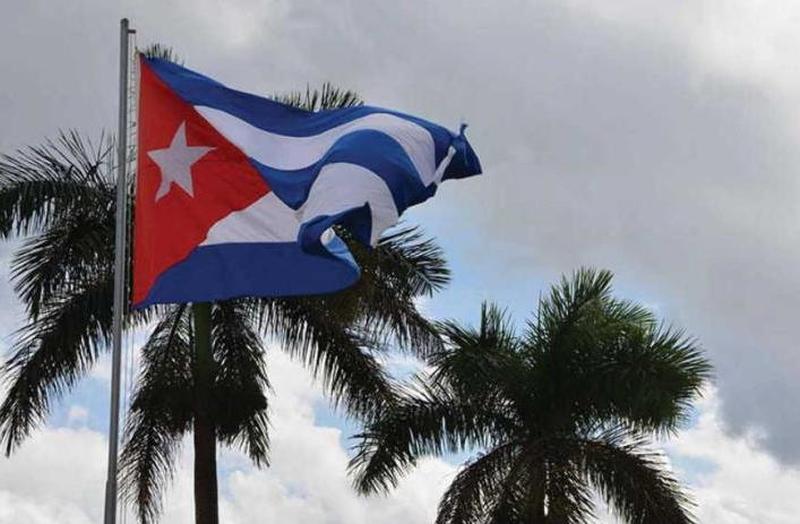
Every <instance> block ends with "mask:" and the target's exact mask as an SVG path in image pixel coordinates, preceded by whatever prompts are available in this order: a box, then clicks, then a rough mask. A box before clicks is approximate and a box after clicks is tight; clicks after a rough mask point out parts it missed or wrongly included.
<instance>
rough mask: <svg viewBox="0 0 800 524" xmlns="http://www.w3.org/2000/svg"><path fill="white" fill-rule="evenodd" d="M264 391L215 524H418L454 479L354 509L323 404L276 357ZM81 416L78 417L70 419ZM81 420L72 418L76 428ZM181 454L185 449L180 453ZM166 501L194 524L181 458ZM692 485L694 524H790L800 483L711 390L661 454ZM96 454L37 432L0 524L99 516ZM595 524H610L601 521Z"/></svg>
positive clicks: (15, 470) (2, 476)
mask: <svg viewBox="0 0 800 524" xmlns="http://www.w3.org/2000/svg"><path fill="white" fill-rule="evenodd" d="M269 364H270V372H271V376H272V377H273V386H274V390H275V396H274V401H273V403H272V405H271V408H270V409H271V410H272V415H273V418H272V426H273V432H272V461H273V463H272V467H270V468H268V469H264V470H256V469H254V468H253V467H251V466H250V464H249V462H248V461H247V459H246V458H245V457H244V456H242V455H241V454H240V453H238V452H233V451H229V450H221V453H220V463H221V466H222V468H223V469H224V470H225V471H227V472H228V474H227V475H226V476H223V477H221V479H220V492H221V500H220V511H221V516H222V520H223V521H224V522H229V523H232V524H246V523H254V522H264V521H267V522H303V523H307V524H315V523H320V524H322V523H347V524H361V523H363V524H368V523H369V524H371V523H381V524H383V523H386V524H400V523H403V524H405V523H413V524H416V523H419V524H422V523H429V522H432V521H433V519H434V515H435V511H436V505H437V504H438V501H439V498H440V496H441V494H442V492H443V491H444V489H445V487H446V486H447V484H448V483H449V481H450V480H451V479H452V477H453V475H454V473H455V471H456V467H455V466H453V465H451V464H448V463H446V462H445V461H443V460H439V459H433V458H431V459H426V460H423V461H421V462H420V465H419V466H418V467H417V468H415V469H414V470H412V471H411V472H410V473H409V475H407V477H406V478H405V479H404V480H403V481H402V483H401V485H400V486H399V487H398V488H397V489H396V490H394V491H393V492H392V493H391V494H390V495H389V496H387V497H380V496H375V497H360V496H358V495H356V494H355V492H354V491H353V490H352V489H351V487H350V483H349V479H348V478H347V476H346V474H345V468H346V464H347V460H348V454H347V451H346V450H345V449H344V448H343V447H342V445H341V437H342V434H341V430H340V429H338V428H335V427H330V426H325V425H322V424H319V423H318V422H316V421H315V416H314V415H315V407H317V406H318V405H319V403H320V402H324V400H323V397H322V394H321V392H320V390H319V387H318V386H316V385H314V384H312V383H311V381H310V379H309V378H308V375H307V372H306V370H305V369H303V367H302V366H301V365H299V364H298V363H295V362H292V361H290V360H289V359H288V357H286V356H285V355H284V354H283V353H282V352H279V351H273V352H272V353H271V354H270V358H269ZM71 411H72V413H73V414H76V416H77V415H80V412H81V408H79V407H75V408H74V409H72V410H71ZM77 418H80V417H77ZM187 444H188V442H187ZM184 448H185V452H184V453H183V454H182V456H181V459H180V461H179V468H178V472H177V475H176V480H175V483H174V485H173V486H172V487H171V488H170V489H169V491H168V493H167V497H166V508H165V514H164V516H163V519H162V521H163V522H189V521H191V519H192V516H193V511H194V510H193V506H192V480H191V453H190V446H188V445H187V446H184ZM667 451H668V453H669V454H670V457H671V458H672V459H673V463H674V464H676V467H677V469H678V471H679V473H680V475H681V476H682V477H683V478H686V479H688V480H689V481H690V482H691V485H692V490H693V493H694V495H695V498H696V500H697V501H698V503H699V507H698V510H697V514H698V516H699V517H700V521H701V522H704V523H710V524H738V523H750V522H758V523H762V524H789V523H792V522H795V521H796V518H795V517H796V515H797V514H800V499H797V497H795V496H794V494H795V493H797V492H798V491H800V473H798V472H797V471H795V470H789V469H785V468H783V467H782V466H781V465H780V464H779V463H778V462H777V461H776V460H775V459H773V458H772V457H771V456H770V455H769V454H767V453H766V452H764V451H763V450H761V449H760V448H759V446H758V435H749V436H743V437H731V436H729V435H728V433H726V431H725V429H724V425H723V422H722V419H721V415H720V405H719V399H718V397H717V394H716V391H714V390H712V391H710V392H709V394H708V395H707V396H706V398H705V400H703V401H702V402H701V403H700V404H699V417H698V420H697V423H696V425H694V426H693V427H692V428H690V429H688V430H686V431H685V432H683V433H682V434H681V435H680V436H679V437H678V438H677V439H675V440H674V441H672V442H670V443H669V444H668V445H667ZM105 453H106V442H105V438H104V436H103V435H102V434H100V433H97V432H93V431H89V430H87V429H74V428H47V429H44V430H42V431H40V432H38V433H36V434H35V436H34V437H33V438H32V439H31V440H30V441H29V442H27V443H25V444H24V445H23V446H22V448H21V449H20V450H19V451H18V452H17V453H16V454H15V455H14V456H13V457H12V458H11V459H2V460H0V524H12V523H18V522H31V523H34V524H51V523H59V524H63V523H67V524H83V523H88V522H96V521H97V520H98V519H99V517H100V514H101V511H102V499H103V495H102V494H103V484H104V475H105ZM604 519H605V520H603V521H604V522H613V521H614V520H613V519H611V518H609V517H607V516H604Z"/></svg>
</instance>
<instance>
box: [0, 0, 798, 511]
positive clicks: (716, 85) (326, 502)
mask: <svg viewBox="0 0 800 524" xmlns="http://www.w3.org/2000/svg"><path fill="white" fill-rule="evenodd" d="M122 16H127V17H129V18H130V19H131V23H132V26H133V27H135V28H136V29H137V42H138V43H139V44H140V45H147V44H149V43H151V42H161V43H164V44H167V45H170V46H172V47H173V48H175V50H176V51H177V52H178V53H179V54H180V55H181V56H182V57H184V59H185V61H186V64H187V65H188V66H190V67H192V68H194V69H197V70H199V71H202V72H204V73H206V74H208V75H210V76H212V77H214V78H216V79H218V80H220V81H223V82H224V83H226V84H228V85H230V86H233V87H236V88H239V89H242V90H246V91H251V92H255V93H264V94H270V93H275V92H283V91H287V90H292V89H302V88H304V87H305V86H306V85H307V84H310V85H312V86H314V85H319V84H320V83H322V82H323V81H331V82H333V83H335V84H338V85H341V86H343V87H348V88H352V89H354V90H356V91H358V92H359V93H360V94H361V95H362V96H363V97H364V98H365V99H366V100H367V101H368V102H369V103H371V104H374V105H381V106H387V107H392V108H396V109H399V110H402V111H405V112H409V113H413V114H418V115H420V116H424V117H426V118H428V119H430V120H433V121H437V122H441V123H443V124H445V125H448V126H450V127H451V128H457V126H458V124H459V123H460V122H462V121H465V122H468V123H469V125H470V127H469V129H468V131H467V133H468V136H469V138H470V141H471V143H472V144H473V146H474V147H475V149H476V150H477V151H478V153H479V155H480V156H481V160H482V164H483V167H484V172H485V175H484V176H481V177H476V178H474V179H470V180H466V181H462V182H458V183H448V184H445V185H444V186H443V187H442V189H441V191H440V193H439V194H438V195H437V198H436V199H435V200H433V201H431V202H429V203H427V204H426V205H424V206H422V207H420V208H417V209H414V210H413V211H412V212H411V213H409V214H408V216H407V222H408V223H413V224H422V225H423V226H424V228H425V230H426V232H427V233H428V234H430V235H432V236H435V237H436V238H437V240H438V242H439V243H440V244H441V245H442V246H443V247H444V249H445V250H446V252H447V256H448V258H449V260H450V263H451V266H452V268H453V282H452V284H451V285H450V287H449V288H448V289H447V290H446V291H445V292H443V293H441V294H439V295H437V296H436V297H434V298H432V299H431V300H429V301H426V302H425V303H424V304H423V307H424V308H425V310H426V312H428V313H429V314H430V315H431V316H433V317H435V318H456V319H459V320H463V321H472V320H474V319H475V318H476V316H477V313H478V311H479V308H480V303H481V301H483V300H493V301H497V302H498V303H500V304H502V305H505V306H507V307H508V308H509V311H510V312H511V313H512V314H513V315H514V316H515V318H516V319H518V320H519V321H523V320H524V319H525V318H526V316H527V315H529V314H530V312H531V310H532V308H533V306H534V304H535V302H536V300H537V298H538V295H539V293H540V292H543V291H546V289H547V286H548V285H549V283H551V282H553V281H554V279H556V278H558V277H559V275H561V274H562V273H568V272H570V271H572V270H574V269H575V268H577V267H580V266H582V265H590V266H596V267H604V268H608V269H611V270H613V271H614V272H615V273H616V290H617V292H618V293H619V294H620V295H621V296H625V297H628V298H633V299H636V300H640V301H642V302H643V303H645V304H647V305H649V306H650V307H652V308H654V309H655V310H656V311H657V312H658V314H659V315H660V316H661V317H662V318H664V319H665V320H667V321H669V322H672V323H674V324H675V325H677V326H681V327H683V328H684V329H686V330H687V332H688V333H691V334H692V335H694V336H695V337H697V340H698V341H700V343H701V344H702V345H703V347H704V348H705V350H706V351H707V354H708V356H709V358H711V359H712V361H713V363H714V365H715V367H716V376H715V380H714V384H713V385H712V386H710V388H709V389H708V391H707V394H706V396H705V398H704V399H703V400H702V401H701V402H700V403H699V404H698V413H697V417H696V420H695V421H694V422H693V424H692V425H691V426H690V427H688V428H687V429H686V430H685V431H684V432H682V433H681V435H680V436H679V437H678V438H677V439H674V440H672V441H670V442H668V443H665V444H664V446H665V449H666V451H667V452H668V454H669V457H670V460H671V463H672V465H673V466H674V468H675V469H676V471H677V473H678V474H679V475H680V476H681V478H682V479H684V481H685V482H686V483H688V485H689V486H690V487H691V489H692V491H693V493H694V495H695V498H696V500H697V503H698V507H697V514H698V515H699V517H700V518H701V521H702V522H711V523H740V522H741V523H749V522H758V523H789V522H794V521H796V515H797V514H798V513H799V512H800V501H799V500H798V499H797V497H796V496H793V495H794V494H796V493H797V492H798V490H800V473H799V472H798V469H797V468H798V466H800V445H798V444H797V439H796V435H797V434H798V432H800V411H798V410H797V409H796V408H795V406H794V404H795V403H794V402H793V400H794V399H796V398H798V396H800V381H799V380H797V377H798V375H800V351H798V350H797V348H796V347H795V345H796V338H797V337H796V336H795V329H796V325H797V322H796V320H795V317H796V312H797V307H796V306H797V302H798V299H797V297H798V292H797V290H798V289H799V288H800V270H798V262H800V242H798V240H800V238H799V237H800V220H799V219H800V216H799V215H800V208H798V205H797V204H796V202H797V201H798V197H800V182H798V181H799V180H800V178H798V177H797V175H796V174H797V172H798V168H800V148H798V147H796V144H797V142H798V139H800V109H798V108H800V103H799V102H800V66H798V63H797V60H796V56H795V55H796V49H797V48H798V45H799V44H800V36H799V35H798V33H797V31H796V27H797V22H798V21H800V5H798V4H796V3H794V2H780V1H777V0H773V1H770V2H767V1H758V0H750V1H745V0H695V1H693V2H680V3H678V2H663V1H656V0H615V1H614V2H595V1H591V0H542V1H522V0H506V1H503V2H496V1H495V2H490V1H482V2H479V1H467V0H462V1H456V0H439V1H436V2H432V1H431V2H428V1H419V0H409V1H404V2H375V1H369V0H345V1H340V2H331V1H329V0H328V1H324V0H307V1H293V2H290V1H285V0H229V1H226V2H221V1H219V0H193V1H188V0H174V1H171V2H155V1H144V0H138V1H134V0H130V1H123V0H112V1H107V0H74V1H72V2H51V1H44V0H27V1H20V0H9V1H7V2H6V3H5V4H4V13H3V16H2V17H0V71H2V81H0V151H3V152H11V151H13V150H14V149H15V148H17V147H21V146H24V145H28V144H37V143H40V142H41V141H43V140H44V139H45V138H47V137H52V136H53V135H55V134H56V133H57V131H58V130H59V129H68V128H76V129H78V130H80V131H81V132H83V133H85V134H87V135H88V136H99V134H100V132H101V131H102V130H103V129H105V130H111V129H115V125H116V124H115V118H116V101H117V91H116V82H117V74H118V73H117V59H118V55H117V41H118V34H117V32H118V20H119V18H121V17H122ZM13 247H14V246H13V244H5V245H3V246H2V247H0V258H2V262H3V263H2V266H0V270H2V271H4V272H5V273H4V274H3V275H2V279H0V330H2V331H1V332H0V335H4V336H5V338H4V339H3V340H4V346H3V347H4V348H7V346H8V344H9V343H10V341H11V340H12V339H11V337H10V335H11V333H12V332H13V329H14V328H15V326H18V325H19V322H20V312H19V309H18V307H17V305H16V302H15V299H14V296H13V291H12V289H11V288H10V286H9V285H8V279H7V269H6V268H7V261H8V260H9V257H10V253H11V250H12V249H13ZM394 365H395V366H399V365H400V364H398V363H395V364H394ZM269 366H270V369H271V370H272V382H273V384H274V386H275V392H274V395H275V398H274V401H273V406H274V413H273V419H272V421H273V422H272V423H273V427H274V433H273V439H274V447H273V452H272V453H273V466H272V467H271V468H270V469H268V470H263V471H258V470H254V469H253V468H252V467H250V466H249V465H248V463H247V462H246V461H245V460H244V459H243V457H241V456H240V455H238V454H236V453H232V452H227V451H225V452H224V455H223V457H222V461H221V462H222V464H223V474H222V476H221V490H222V502H221V511H222V515H223V520H224V521H225V522H235V523H238V522H242V523H246V522H256V521H259V522H260V521H264V520H266V521H274V522H309V523H339V522H342V523H344V522H347V523H359V522H364V523H366V522H381V523H383V522H385V523H394V522H398V523H399V522H410V523H423V522H431V520H432V516H433V515H434V513H435V506H436V502H437V500H438V496H439V494H440V493H441V492H442V490H443V489H444V487H445V486H446V485H447V481H448V479H450V478H452V475H453V474H454V472H455V471H456V470H457V467H458V464H457V462H456V461H454V460H453V459H452V458H445V459H440V458H431V459H429V460H426V461H425V462H424V463H422V464H421V465H420V467H418V468H417V469H415V470H414V471H413V472H412V473H411V474H410V475H409V476H408V478H407V480H406V481H405V482H404V483H403V485H401V487H400V488H399V489H398V490H396V491H395V492H394V493H393V494H392V495H391V496H389V497H387V498H363V497H357V496H356V495H354V494H353V492H352V490H350V489H349V485H348V480H347V478H346V476H345V471H344V468H345V464H346V461H347V453H348V451H347V446H348V445H349V441H348V436H349V434H350V433H351V432H352V430H353V427H352V425H350V424H347V423H345V422H344V421H343V420H342V419H341V417H339V416H338V415H337V414H334V413H331V412H330V411H329V410H328V408H327V406H326V403H325V400H324V397H323V396H322V394H321V392H320V391H319V388H318V387H317V386H316V385H314V384H313V383H311V382H310V381H309V378H308V376H307V373H306V371H305V370H304V369H303V368H302V367H301V366H299V365H298V364H297V363H295V362H292V361H290V360H288V358H287V357H285V355H283V354H282V353H281V352H280V348H271V351H270V354H269ZM107 370H108V366H107V363H103V362H101V363H100V364H99V366H98V368H97V369H96V370H94V371H93V372H92V373H91V374H90V375H89V376H87V377H86V379H85V380H84V381H83V382H82V383H81V385H80V386H79V388H78V389H77V390H76V391H75V392H74V393H73V394H71V395H68V396H67V397H65V398H63V399H62V401H61V402H60V403H59V404H58V405H57V406H55V408H54V413H53V416H52V417H51V420H50V423H49V424H48V425H47V426H46V427H44V428H43V429H42V430H41V431H39V432H38V433H37V434H36V435H35V436H33V437H32V438H31V439H30V440H29V441H28V442H26V443H25V444H24V445H23V446H22V448H21V449H20V450H19V452H18V453H17V454H15V455H14V456H13V457H12V458H11V459H0V524H6V523H12V522H33V523H42V524H44V523H53V522H59V523H65V522H66V523H83V522H95V521H97V520H98V517H99V515H100V513H101V511H102V509H101V506H102V486H103V482H104V479H103V475H104V471H105V445H106V444H105V440H104V439H105V436H104V431H105V427H106V422H107V419H106V412H107V404H106V403H107V390H108V379H107V375H108V372H107ZM189 459H190V455H189V453H184V455H183V459H182V462H181V468H180V470H179V471H178V473H177V476H176V482H175V485H174V486H173V488H172V489H171V491H170V492H169V494H168V498H167V508H166V512H167V513H166V515H165V518H164V522H185V521H188V520H189V516H190V514H191V482H190V478H191V477H190V469H189V464H190V460H189ZM604 518H605V517H604ZM609 521H610V520H609Z"/></svg>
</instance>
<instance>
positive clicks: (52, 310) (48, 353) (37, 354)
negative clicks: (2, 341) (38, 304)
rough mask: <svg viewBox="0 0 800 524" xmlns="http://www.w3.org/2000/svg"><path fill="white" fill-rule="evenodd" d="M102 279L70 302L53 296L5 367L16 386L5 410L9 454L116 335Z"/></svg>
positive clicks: (0, 431)
mask: <svg viewBox="0 0 800 524" xmlns="http://www.w3.org/2000/svg"><path fill="white" fill-rule="evenodd" d="M108 286H109V282H108V281H107V280H105V279H101V280H99V281H97V282H91V283H88V284H87V285H86V287H85V288H84V289H82V290H79V291H76V292H74V293H72V294H70V295H68V296H66V297H53V298H51V300H50V301H49V302H48V303H47V304H46V305H45V307H44V309H43V311H42V312H41V314H40V315H39V317H38V318H37V319H35V320H32V321H31V322H30V323H29V324H28V325H26V326H25V327H24V328H22V330H20V332H19V333H18V337H17V342H16V344H15V349H14V351H13V354H12V355H11V357H10V358H9V359H8V360H7V362H6V364H5V366H4V367H3V375H4V376H5V379H6V380H7V381H8V382H9V383H10V386H9V389H8V392H7V395H6V398H5V399H4V400H3V403H2V405H0V440H2V441H4V442H5V452H6V454H10V453H11V451H12V450H13V449H14V447H16V446H17V445H19V443H20V442H21V441H22V439H23V438H24V437H25V436H26V435H28V434H29V433H30V431H31V430H32V429H33V428H34V427H35V426H36V425H38V424H39V423H40V422H41V421H42V420H43V419H44V417H45V416H46V414H47V412H48V409H49V406H50V402H51V400H52V398H53V397H58V396H59V395H61V394H62V393H63V392H64V391H66V390H67V389H69V388H71V387H72V386H73V385H74V383H75V381H76V380H77V379H78V378H79V377H81V376H82V375H83V374H84V373H85V372H86V371H87V369H88V367H89V366H90V365H91V364H92V363H93V362H94V361H95V359H96V358H97V355H98V353H99V351H100V350H101V349H102V348H104V347H105V346H106V345H107V343H108V341H109V336H110V331H111V310H112V293H111V290H110V289H109V288H108Z"/></svg>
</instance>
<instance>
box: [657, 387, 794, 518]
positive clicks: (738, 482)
mask: <svg viewBox="0 0 800 524" xmlns="http://www.w3.org/2000/svg"><path fill="white" fill-rule="evenodd" d="M699 408H700V416H699V419H698V421H697V424H696V425H694V426H693V427H692V428H691V429H688V430H687V431H685V432H683V433H682V434H681V435H680V436H679V437H678V438H677V439H675V440H674V441H672V442H671V443H670V444H669V445H668V447H667V450H668V452H669V454H670V456H672V457H673V459H674V460H675V463H677V464H680V466H679V468H678V469H679V470H682V471H681V473H682V476H684V477H686V478H690V479H691V481H692V490H693V493H694V495H695V497H696V499H697V501H698V502H699V507H698V511H697V514H698V517H699V519H700V522H709V523H719V524H746V523H755V522H758V523H759V524H791V523H795V522H797V516H798V515H800V498H798V497H797V493H800V472H798V471H797V470H796V469H789V468H786V467H784V466H782V465H781V464H780V463H779V462H778V461H776V460H775V459H774V458H773V457H772V456H771V455H770V454H768V453H766V452H765V451H764V450H763V449H762V448H761V447H760V446H759V440H760V438H761V435H759V434H758V433H759V432H757V431H751V432H750V433H749V434H746V435H742V436H735V437H733V436H730V435H729V433H728V432H727V431H726V429H725V424H724V422H723V420H722V417H721V412H720V401H719V397H718V395H717V392H716V391H715V390H711V391H709V393H708V395H706V397H705V399H704V400H702V401H701V402H700V404H699Z"/></svg>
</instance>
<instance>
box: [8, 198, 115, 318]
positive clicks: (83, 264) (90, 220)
mask: <svg viewBox="0 0 800 524" xmlns="http://www.w3.org/2000/svg"><path fill="white" fill-rule="evenodd" d="M109 225H113V221H111V223H110V224H109V220H108V216H107V214H106V210H101V211H100V212H98V211H97V209H96V208H87V209H86V210H85V211H81V212H75V213H73V214H72V215H70V216H66V217H64V218H63V219H62V220H60V221H59V222H58V223H56V224H53V225H51V226H49V227H48V228H47V229H46V230H45V231H44V232H43V233H41V234H40V235H37V236H35V237H32V238H29V239H27V240H26V241H25V242H24V243H23V244H22V246H21V247H20V248H19V249H18V250H17V251H16V252H15V253H14V258H13V260H12V263H11V279H12V281H13V282H14V289H15V290H16V292H17V294H18V296H19V297H20V299H21V300H22V303H23V304H24V305H25V306H26V308H27V309H28V313H29V315H30V317H31V318H33V319H36V318H37V317H38V316H39V312H40V311H41V309H42V307H43V305H44V303H46V302H47V301H48V300H49V299H50V298H51V297H53V296H65V295H67V294H69V293H70V292H72V291H74V290H75V289H80V287H81V285H82V283H83V282H85V281H87V280H103V279H106V280H108V282H109V285H110V283H111V280H112V278H113V268H112V263H113V260H114V232H113V228H109V227H108V226H109Z"/></svg>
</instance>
